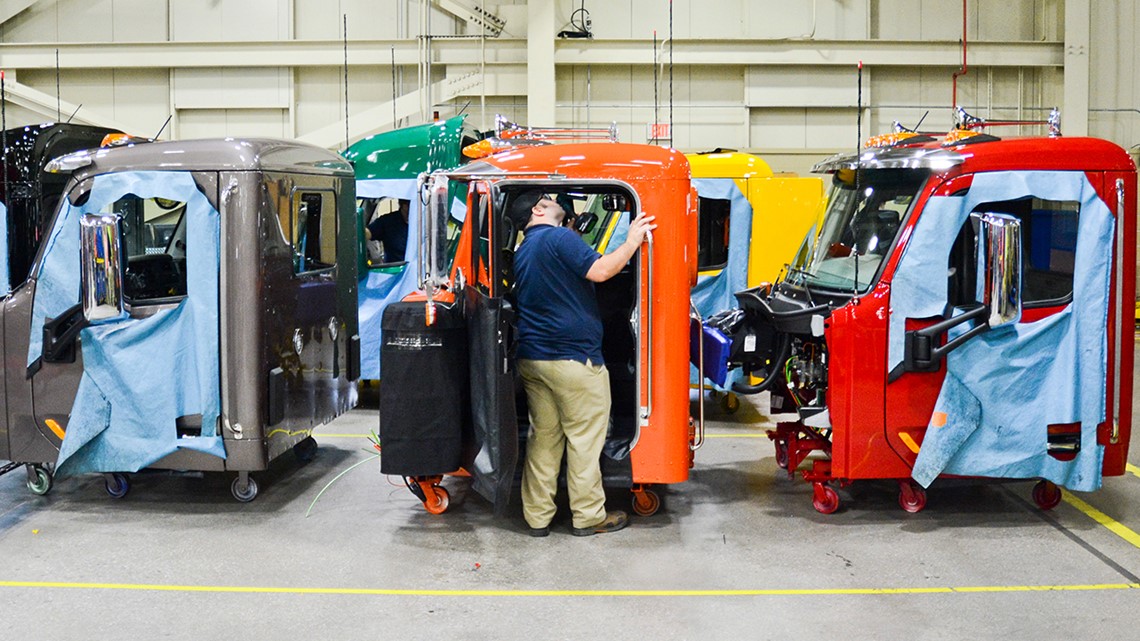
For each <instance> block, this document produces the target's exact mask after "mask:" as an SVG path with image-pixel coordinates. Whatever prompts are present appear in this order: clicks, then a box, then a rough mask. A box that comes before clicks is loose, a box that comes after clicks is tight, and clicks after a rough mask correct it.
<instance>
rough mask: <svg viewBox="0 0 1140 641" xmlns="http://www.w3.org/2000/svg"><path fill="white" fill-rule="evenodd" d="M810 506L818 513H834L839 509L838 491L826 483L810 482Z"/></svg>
mask: <svg viewBox="0 0 1140 641" xmlns="http://www.w3.org/2000/svg"><path fill="white" fill-rule="evenodd" d="M812 492H813V496H812V500H811V504H812V507H814V508H815V510H816V511H817V512H819V513H820V514H834V513H835V511H836V510H838V509H839V492H836V491H835V488H833V487H831V486H830V485H828V484H826V483H812Z"/></svg>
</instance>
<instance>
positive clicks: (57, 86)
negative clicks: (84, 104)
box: [55, 49, 63, 122]
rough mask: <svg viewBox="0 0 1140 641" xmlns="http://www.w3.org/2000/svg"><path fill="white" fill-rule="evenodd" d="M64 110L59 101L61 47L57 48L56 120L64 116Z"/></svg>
mask: <svg viewBox="0 0 1140 641" xmlns="http://www.w3.org/2000/svg"><path fill="white" fill-rule="evenodd" d="M62 111H63V109H62V107H61V105H60V102H59V49H56V50H55V121H56V122H59V119H60V118H62V117H63V114H62V113H61V112H62Z"/></svg>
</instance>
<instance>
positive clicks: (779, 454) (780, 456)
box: [776, 441, 788, 470]
mask: <svg viewBox="0 0 1140 641" xmlns="http://www.w3.org/2000/svg"><path fill="white" fill-rule="evenodd" d="M776 465H778V466H779V467H780V469H781V470H786V469H788V442H787V441H776Z"/></svg>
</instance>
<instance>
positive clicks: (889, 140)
mask: <svg viewBox="0 0 1140 641" xmlns="http://www.w3.org/2000/svg"><path fill="white" fill-rule="evenodd" d="M917 135H918V134H917V133H915V132H913V131H892V132H891V133H888V134H879V135H877V136H871V137H870V138H868V139H867V140H866V141H865V142H864V143H863V149H872V148H878V147H893V146H895V145H897V144H899V143H901V142H902V141H904V140H907V139H908V138H914V137H915V136H917Z"/></svg>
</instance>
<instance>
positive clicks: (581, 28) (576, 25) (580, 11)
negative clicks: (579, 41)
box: [558, 0, 594, 38]
mask: <svg viewBox="0 0 1140 641" xmlns="http://www.w3.org/2000/svg"><path fill="white" fill-rule="evenodd" d="M579 15H580V16H581V17H580V18H578V16H579ZM590 25H591V22H590V12H589V11H586V0H582V3H581V5H580V6H579V7H578V8H577V9H575V10H574V11H573V12H571V13H570V27H571V28H572V29H567V30H565V31H559V32H558V37H559V38H593V37H594V34H593V33H591V32H590Z"/></svg>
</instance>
